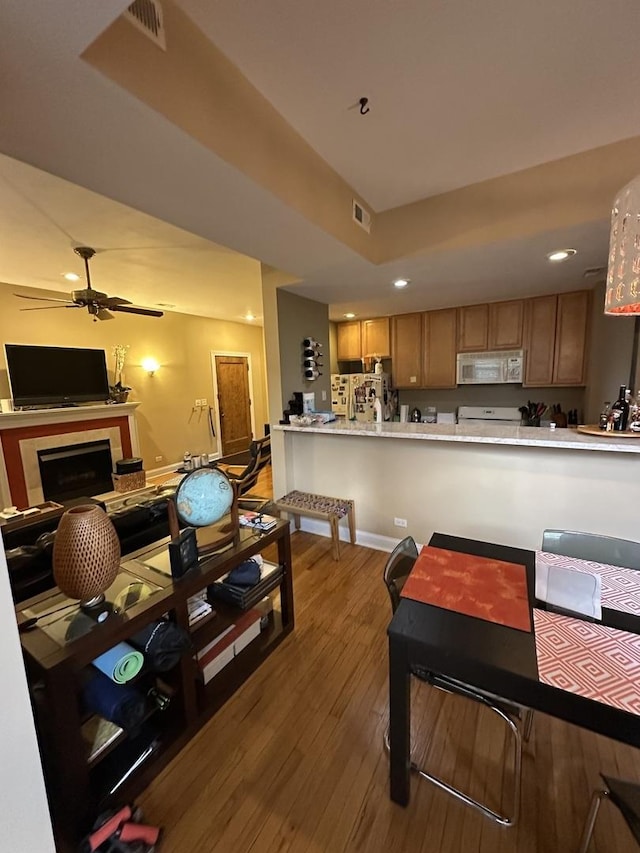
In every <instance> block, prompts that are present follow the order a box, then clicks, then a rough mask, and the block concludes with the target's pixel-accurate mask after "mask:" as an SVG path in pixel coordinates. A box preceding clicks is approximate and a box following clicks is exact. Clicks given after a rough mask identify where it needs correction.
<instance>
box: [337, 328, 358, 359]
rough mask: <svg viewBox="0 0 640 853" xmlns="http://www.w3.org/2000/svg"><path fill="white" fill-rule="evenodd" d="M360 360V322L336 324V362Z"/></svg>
mask: <svg viewBox="0 0 640 853" xmlns="http://www.w3.org/2000/svg"><path fill="white" fill-rule="evenodd" d="M361 358H362V336H361V330H360V320H354V321H353V322H349V323H338V361H359V360H360V359H361Z"/></svg>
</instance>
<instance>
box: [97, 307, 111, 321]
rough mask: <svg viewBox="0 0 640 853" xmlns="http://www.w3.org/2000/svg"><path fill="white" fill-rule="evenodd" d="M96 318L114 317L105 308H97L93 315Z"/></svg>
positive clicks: (108, 318) (107, 318) (109, 318)
mask: <svg viewBox="0 0 640 853" xmlns="http://www.w3.org/2000/svg"><path fill="white" fill-rule="evenodd" d="M94 316H95V317H97V318H98V320H115V317H114V316H113V314H112V313H111V312H110V311H107V309H106V308H99V309H98V310H97V312H96V313H95V315H94Z"/></svg>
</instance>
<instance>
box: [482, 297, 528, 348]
mask: <svg viewBox="0 0 640 853" xmlns="http://www.w3.org/2000/svg"><path fill="white" fill-rule="evenodd" d="M523 318H524V301H523V300H522V299H514V300H511V301H510V302H492V303H491V304H490V305H489V349H490V350H494V349H521V348H522V326H523Z"/></svg>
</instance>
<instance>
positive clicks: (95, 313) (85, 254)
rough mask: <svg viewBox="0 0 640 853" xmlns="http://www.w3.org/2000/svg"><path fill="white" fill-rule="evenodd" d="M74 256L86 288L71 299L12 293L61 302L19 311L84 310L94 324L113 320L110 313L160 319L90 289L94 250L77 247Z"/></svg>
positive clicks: (154, 313) (157, 314)
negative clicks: (79, 261) (81, 266)
mask: <svg viewBox="0 0 640 853" xmlns="http://www.w3.org/2000/svg"><path fill="white" fill-rule="evenodd" d="M73 251H74V252H75V253H76V255H80V257H81V258H82V259H83V261H84V270H85V274H86V277H87V286H86V288H85V289H84V290H73V291H72V292H71V299H70V300H69V299H54V298H46V297H42V296H25V295H24V294H22V293H14V296H19V297H20V298H21V299H37V300H38V301H40V302H61V303H63V304H62V305H41V306H39V307H37V308H21V309H20V310H21V311H44V310H46V309H49V308H86V309H87V310H88V312H89V314H91V315H92V317H93V321H94V323H95V322H96V320H113V314H112V313H111V312H112V311H121V312H122V313H125V314H144V315H145V316H146V317H162V316H163V312H162V311H155V310H154V309H153V308H136V307H135V305H132V304H131V303H130V302H129V300H128V299H122V298H121V297H120V296H107V294H106V293H101V292H100V291H99V290H94V289H93V288H92V287H91V276H90V275H89V260H90V259H91V258H92V257H93V256H94V255H95V249H91V248H89V246H78V247H77V248H75V249H74V250H73Z"/></svg>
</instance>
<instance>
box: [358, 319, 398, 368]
mask: <svg viewBox="0 0 640 853" xmlns="http://www.w3.org/2000/svg"><path fill="white" fill-rule="evenodd" d="M390 337H391V336H390V334H389V318H388V317H376V318H375V319H374V320H363V321H362V357H363V358H373V357H374V356H377V357H378V358H389V356H390V355H391V340H390Z"/></svg>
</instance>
